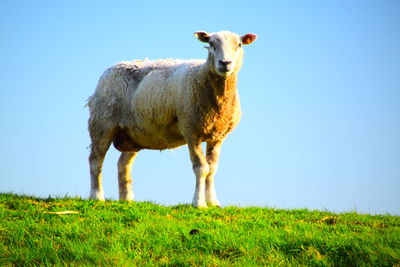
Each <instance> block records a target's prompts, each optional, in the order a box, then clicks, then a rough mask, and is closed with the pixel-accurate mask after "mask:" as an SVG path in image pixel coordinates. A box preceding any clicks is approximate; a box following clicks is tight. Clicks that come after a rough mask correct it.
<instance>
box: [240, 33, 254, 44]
mask: <svg viewBox="0 0 400 267" xmlns="http://www.w3.org/2000/svg"><path fill="white" fill-rule="evenodd" d="M240 38H241V39H242V43H243V44H244V45H248V44H251V43H252V42H254V41H255V40H256V39H257V35H256V34H253V33H248V34H245V35H243V36H241V37H240Z"/></svg>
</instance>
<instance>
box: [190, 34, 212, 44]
mask: <svg viewBox="0 0 400 267" xmlns="http://www.w3.org/2000/svg"><path fill="white" fill-rule="evenodd" d="M194 36H196V38H197V39H199V40H200V41H201V42H203V43H208V42H209V41H210V36H209V35H208V33H207V32H195V33H194Z"/></svg>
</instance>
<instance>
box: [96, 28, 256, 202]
mask: <svg viewBox="0 0 400 267" xmlns="http://www.w3.org/2000/svg"><path fill="white" fill-rule="evenodd" d="M195 36H196V37H197V39H199V40H200V41H202V42H205V43H208V44H209V47H206V48H207V49H208V58H207V60H173V59H167V60H157V61H150V60H144V61H142V60H135V61H132V62H120V63H118V64H116V65H115V66H113V67H111V68H109V69H107V70H106V71H105V72H104V73H103V75H102V76H101V78H100V80H99V82H98V85H97V88H96V91H95V93H94V94H93V95H92V96H91V97H90V98H89V99H88V106H89V110H90V118H89V132H90V137H91V140H92V144H91V153H90V156H89V163H90V175H91V192H90V197H91V198H92V199H97V200H104V191H103V186H102V178H101V170H102V165H103V160H104V157H105V154H106V152H107V150H108V148H109V146H110V144H111V143H113V144H114V146H115V148H116V149H118V150H119V151H121V152H122V153H121V156H120V158H119V160H118V181H119V197H120V199H122V200H133V198H134V195H133V189H132V176H131V167H132V163H133V161H134V159H135V157H136V155H137V153H138V152H139V151H140V150H142V149H157V150H163V149H171V148H176V147H178V146H182V145H185V144H187V145H188V147H189V152H190V158H191V161H192V166H193V171H194V173H195V175H196V189H195V193H194V197H193V206H195V207H207V205H208V206H219V205H220V204H219V201H218V199H217V196H216V192H215V187H214V174H215V172H216V171H217V165H218V157H219V153H220V150H221V144H222V142H223V140H224V139H225V138H226V136H227V134H228V133H229V132H231V131H232V130H233V129H234V128H235V126H236V125H237V124H238V123H239V120H240V116H241V111H240V103H239V95H238V92H237V87H236V85H237V77H238V71H239V69H240V67H241V65H242V58H243V49H242V45H247V44H250V43H252V42H254V41H255V40H256V38H257V36H256V35H255V34H245V35H243V36H239V35H237V34H235V33H231V32H227V31H223V32H217V33H207V32H196V33H195ZM202 142H206V143H207V149H206V150H207V151H206V155H204V153H203V151H202V148H201V143H202Z"/></svg>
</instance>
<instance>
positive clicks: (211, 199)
mask: <svg viewBox="0 0 400 267" xmlns="http://www.w3.org/2000/svg"><path fill="white" fill-rule="evenodd" d="M221 145H222V142H216V143H207V162H208V166H209V167H210V172H209V173H208V175H207V177H206V202H207V205H208V206H216V207H220V204H219V201H218V199H217V193H216V191H215V185H214V175H215V173H216V172H217V169H218V159H219V153H220V151H221Z"/></svg>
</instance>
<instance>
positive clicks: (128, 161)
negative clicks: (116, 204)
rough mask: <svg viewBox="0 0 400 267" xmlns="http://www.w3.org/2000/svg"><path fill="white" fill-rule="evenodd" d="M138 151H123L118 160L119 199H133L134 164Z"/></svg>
mask: <svg viewBox="0 0 400 267" xmlns="http://www.w3.org/2000/svg"><path fill="white" fill-rule="evenodd" d="M136 155H137V152H122V153H121V156H120V157H119V160H118V185H119V199H120V200H128V201H132V200H133V198H134V194H133V189H132V174H131V169H132V164H133V162H134V160H135V158H136Z"/></svg>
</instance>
